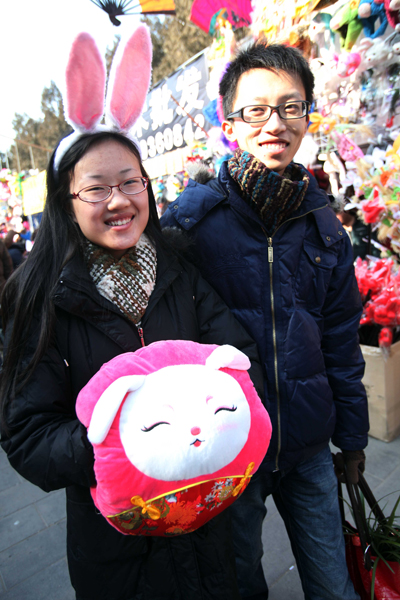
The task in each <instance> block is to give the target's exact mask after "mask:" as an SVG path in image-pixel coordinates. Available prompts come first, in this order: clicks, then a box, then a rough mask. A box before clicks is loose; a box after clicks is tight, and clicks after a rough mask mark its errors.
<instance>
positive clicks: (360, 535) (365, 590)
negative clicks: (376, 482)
mask: <svg viewBox="0 0 400 600" xmlns="http://www.w3.org/2000/svg"><path fill="white" fill-rule="evenodd" d="M333 462H334V465H335V471H336V474H337V475H338V492H339V506H340V512H341V515H342V522H343V526H344V531H345V534H344V536H345V542H346V562H347V568H348V571H349V574H350V577H351V580H352V582H353V585H354V589H355V590H356V592H358V594H359V595H360V598H361V600H400V563H399V562H388V561H387V562H385V561H384V560H383V559H382V558H378V557H377V556H375V555H374V553H373V547H374V546H373V544H374V541H373V538H372V537H371V529H370V527H369V526H368V524H367V517H366V511H365V508H366V506H369V508H370V509H371V515H370V517H371V516H372V515H373V516H372V518H373V519H375V520H376V523H377V524H379V527H380V528H381V531H383V532H385V535H386V533H388V535H389V536H390V538H391V539H392V536H394V538H393V539H394V541H396V540H397V535H396V534H398V531H399V530H398V529H397V527H396V525H393V520H392V521H391V522H390V527H389V521H388V519H387V518H386V517H385V515H384V514H383V511H382V509H381V508H380V506H379V504H378V502H377V501H376V499H375V497H374V495H373V493H372V491H371V489H370V487H369V486H368V484H367V482H366V480H365V478H364V476H363V474H362V472H361V471H360V469H358V483H357V484H353V483H350V482H349V479H348V473H347V467H346V464H345V462H344V460H343V457H342V454H341V453H340V452H338V453H337V454H336V455H333ZM343 480H344V483H345V484H346V488H347V492H348V494H349V499H350V505H351V509H352V514H353V518H354V522H355V527H354V526H353V525H350V523H348V522H347V521H345V513H344V500H343V494H342V483H341V482H342V481H343ZM360 493H361V494H362V496H363V499H361V496H360ZM396 507H397V504H396V505H395V509H396ZM395 509H394V510H395ZM394 518H396V517H394ZM394 530H396V533H395V532H394ZM372 587H373V591H374V593H373V594H372Z"/></svg>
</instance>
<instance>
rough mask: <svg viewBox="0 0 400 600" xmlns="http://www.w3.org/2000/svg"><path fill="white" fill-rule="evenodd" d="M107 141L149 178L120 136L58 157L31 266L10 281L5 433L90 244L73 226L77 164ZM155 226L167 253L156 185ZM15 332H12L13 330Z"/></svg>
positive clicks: (106, 135)
mask: <svg viewBox="0 0 400 600" xmlns="http://www.w3.org/2000/svg"><path fill="white" fill-rule="evenodd" d="M105 141H116V142H118V143H120V144H121V145H122V146H125V147H126V148H127V149H128V150H130V151H131V152H132V154H134V155H135V156H136V158H137V159H138V161H139V164H140V168H141V172H142V175H143V176H144V177H147V173H146V171H145V170H144V167H143V165H142V161H141V158H140V154H139V152H138V149H137V147H136V146H135V144H134V143H133V142H132V141H131V140H130V139H128V138H127V137H125V136H124V135H122V134H119V133H116V132H115V133H114V132H100V133H91V134H90V133H88V134H84V135H82V136H81V137H80V138H78V140H77V141H76V142H75V143H74V144H73V146H72V147H71V148H70V149H69V150H68V151H67V152H66V153H65V155H64V156H63V158H62V159H61V162H60V165H59V169H58V171H57V172H56V171H55V169H54V156H55V151H54V152H53V154H52V156H51V158H50V162H49V166H48V168H47V197H46V204H45V208H44V211H43V216H42V220H41V223H40V227H39V230H38V234H37V237H36V239H35V243H34V245H33V248H32V251H31V252H30V254H29V256H28V258H27V260H26V261H25V262H24V263H23V264H22V265H21V266H20V267H19V268H18V269H17V270H16V271H15V273H13V275H12V276H11V277H10V278H9V279H8V280H7V284H6V286H5V288H4V291H3V296H2V300H1V308H2V317H3V329H4V330H6V329H7V335H6V353H5V357H4V363H3V370H2V373H1V381H0V403H1V414H2V417H3V419H2V423H3V429H4V430H6V429H7V428H6V419H5V414H6V410H7V407H8V406H9V404H10V403H11V402H12V399H13V398H14V397H15V395H16V393H18V391H19V390H21V389H22V388H23V387H24V386H25V385H26V384H27V383H28V381H29V378H30V377H31V375H32V373H33V371H34V370H35V368H36V366H37V364H38V363H39V361H40V359H41V358H42V357H43V355H44V353H45V351H46V349H47V348H48V346H49V344H50V343H51V340H52V336H53V335H54V331H55V307H54V303H53V293H54V288H55V286H56V284H57V281H58V277H59V275H60V272H61V270H62V268H63V267H64V265H65V264H66V263H67V262H68V261H69V260H70V259H71V257H72V256H74V255H75V254H77V253H81V254H82V252H83V247H84V241H85V238H84V237H83V235H82V233H81V231H80V229H79V226H78V225H77V223H75V222H74V220H73V218H72V217H73V213H72V206H71V196H70V182H71V177H72V176H73V172H74V168H75V165H76V164H77V162H78V161H79V160H80V159H81V158H82V157H83V156H84V155H85V154H86V152H88V150H89V149H91V148H93V147H95V146H97V145H98V144H100V143H102V142H105ZM147 190H148V196H149V220H148V223H147V226H146V228H145V232H146V233H147V235H148V236H149V237H150V238H151V239H152V241H153V243H154V244H155V245H156V248H157V249H159V248H160V247H163V248H164V249H167V247H168V245H167V244H166V243H165V242H164V240H163V237H162V233H161V227H160V223H159V219H158V215H157V209H156V204H155V199H154V194H153V190H152V189H151V185H149V186H148V188H147ZM34 315H35V328H36V323H37V322H38V323H39V324H38V326H37V345H36V349H35V351H34V353H33V356H32V358H31V360H30V361H29V363H28V364H26V362H24V355H25V350H26V347H27V344H28V343H29V342H28V341H29V339H32V327H33V316H34ZM10 328H11V330H10Z"/></svg>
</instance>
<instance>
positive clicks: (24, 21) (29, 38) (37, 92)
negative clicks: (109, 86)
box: [0, 0, 140, 152]
mask: <svg viewBox="0 0 400 600" xmlns="http://www.w3.org/2000/svg"><path fill="white" fill-rule="evenodd" d="M135 4H136V3H135V2H132V6H134V5H135ZM139 19H140V17H139V16H138V15H131V16H124V17H121V19H120V20H121V25H120V26H119V27H115V26H114V25H113V24H112V23H111V21H110V19H109V18H108V15H107V14H106V13H105V12H104V11H102V10H101V9H100V8H99V7H98V6H96V5H95V4H93V2H91V1H90V0H0V22H1V24H2V26H1V33H0V56H1V57H2V61H1V70H0V73H1V83H0V86H1V92H0V151H1V152H4V151H5V150H7V149H8V148H9V147H10V145H11V144H12V139H9V138H14V131H13V129H12V120H13V118H14V113H21V114H22V113H26V114H28V115H29V116H30V117H32V118H33V119H39V118H41V117H42V116H43V115H42V113H41V111H40V101H41V96H42V91H43V88H44V87H48V86H49V85H50V82H51V81H52V80H53V81H54V82H55V83H56V85H57V87H58V88H59V89H60V90H63V89H64V74H65V68H66V64H67V61H68V55H69V51H70V48H71V44H72V42H73V40H74V38H75V37H76V36H77V34H78V33H80V32H82V31H86V32H88V33H90V34H91V35H92V37H93V38H94V39H95V40H96V43H97V45H98V47H99V50H100V53H101V55H102V56H104V55H105V52H106V49H107V47H108V46H109V47H112V45H113V41H114V37H115V35H116V34H119V35H121V39H122V41H123V40H124V39H127V38H128V37H129V36H130V35H131V34H132V33H133V31H134V30H135V28H136V27H137V25H138V23H139ZM5 136H6V137H5Z"/></svg>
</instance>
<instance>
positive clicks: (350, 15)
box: [330, 0, 363, 52]
mask: <svg viewBox="0 0 400 600" xmlns="http://www.w3.org/2000/svg"><path fill="white" fill-rule="evenodd" d="M330 28H331V30H332V31H334V32H336V33H337V34H338V35H339V38H340V48H341V50H344V51H345V52H350V50H351V49H352V47H353V46H354V44H355V43H356V41H357V38H358V36H359V35H360V33H361V32H362V30H363V25H362V23H361V21H360V19H359V16H358V0H350V1H349V2H346V4H344V5H343V6H341V7H340V8H339V10H338V11H336V13H335V14H334V15H333V16H332V19H331V21H330Z"/></svg>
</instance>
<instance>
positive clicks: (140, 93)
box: [106, 25, 152, 132]
mask: <svg viewBox="0 0 400 600" xmlns="http://www.w3.org/2000/svg"><path fill="white" fill-rule="evenodd" d="M151 60H152V45H151V37H150V31H149V29H148V28H147V27H146V25H140V26H139V27H138V28H137V29H136V31H135V33H134V34H133V35H132V36H131V38H130V39H129V40H128V42H127V43H126V45H125V46H124V47H123V48H121V50H120V49H119V48H118V49H117V53H116V56H115V57H114V60H113V64H112V67H111V73H110V79H109V83H108V90H107V101H106V106H107V110H106V121H107V122H111V123H112V124H113V125H114V126H115V127H116V128H117V129H120V130H122V131H125V132H127V131H129V130H130V129H131V128H132V127H133V125H134V124H135V122H136V121H137V120H138V118H139V117H140V115H141V112H142V109H143V106H144V103H145V100H146V95H147V92H148V90H149V85H150V76H151Z"/></svg>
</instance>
